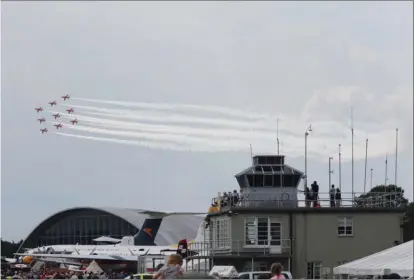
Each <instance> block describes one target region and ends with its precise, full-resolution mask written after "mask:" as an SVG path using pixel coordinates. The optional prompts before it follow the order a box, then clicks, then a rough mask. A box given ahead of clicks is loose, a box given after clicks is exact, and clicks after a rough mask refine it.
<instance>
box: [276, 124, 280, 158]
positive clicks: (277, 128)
mask: <svg viewBox="0 0 414 280" xmlns="http://www.w3.org/2000/svg"><path fill="white" fill-rule="evenodd" d="M276 135H277V136H276V137H277V155H279V117H277V119H276Z"/></svg>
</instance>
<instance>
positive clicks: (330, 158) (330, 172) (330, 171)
mask: <svg viewBox="0 0 414 280" xmlns="http://www.w3.org/2000/svg"><path fill="white" fill-rule="evenodd" d="M331 160H333V157H329V187H328V191H329V190H330V189H331V174H332V173H333V170H332V168H331Z"/></svg>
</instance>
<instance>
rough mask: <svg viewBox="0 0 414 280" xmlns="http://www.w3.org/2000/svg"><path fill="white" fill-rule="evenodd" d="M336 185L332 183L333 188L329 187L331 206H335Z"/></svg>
mask: <svg viewBox="0 0 414 280" xmlns="http://www.w3.org/2000/svg"><path fill="white" fill-rule="evenodd" d="M335 193H336V189H335V185H334V184H332V186H331V188H330V189H329V202H330V206H331V207H335Z"/></svg>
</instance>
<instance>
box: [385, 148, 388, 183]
mask: <svg viewBox="0 0 414 280" xmlns="http://www.w3.org/2000/svg"><path fill="white" fill-rule="evenodd" d="M387 175H388V155H387V154H385V183H384V186H387V181H388V176H387Z"/></svg>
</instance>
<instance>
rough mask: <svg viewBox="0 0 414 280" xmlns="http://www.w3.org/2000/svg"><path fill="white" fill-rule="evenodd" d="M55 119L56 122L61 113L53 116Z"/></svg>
mask: <svg viewBox="0 0 414 280" xmlns="http://www.w3.org/2000/svg"><path fill="white" fill-rule="evenodd" d="M52 116H53V117H55V120H56V119H57V118H60V114H59V113H57V114H54V115H52Z"/></svg>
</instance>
